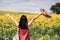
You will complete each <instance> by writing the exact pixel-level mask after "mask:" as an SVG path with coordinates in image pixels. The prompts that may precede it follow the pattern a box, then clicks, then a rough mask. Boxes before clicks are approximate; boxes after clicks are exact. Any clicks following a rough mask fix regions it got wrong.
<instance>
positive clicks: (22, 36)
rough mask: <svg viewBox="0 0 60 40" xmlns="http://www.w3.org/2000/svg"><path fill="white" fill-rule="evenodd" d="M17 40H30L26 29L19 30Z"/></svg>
mask: <svg viewBox="0 0 60 40" xmlns="http://www.w3.org/2000/svg"><path fill="white" fill-rule="evenodd" d="M18 35H19V40H30V36H29V30H28V27H27V28H26V29H21V28H20V29H19V31H18Z"/></svg>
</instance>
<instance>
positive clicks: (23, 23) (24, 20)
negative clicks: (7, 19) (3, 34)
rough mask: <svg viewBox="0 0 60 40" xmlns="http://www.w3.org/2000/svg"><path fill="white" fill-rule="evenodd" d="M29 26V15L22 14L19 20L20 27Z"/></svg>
mask: <svg viewBox="0 0 60 40" xmlns="http://www.w3.org/2000/svg"><path fill="white" fill-rule="evenodd" d="M27 26H28V20H27V17H26V16H25V15H22V16H21V18H20V21H19V25H18V27H19V28H21V29H26V28H27Z"/></svg>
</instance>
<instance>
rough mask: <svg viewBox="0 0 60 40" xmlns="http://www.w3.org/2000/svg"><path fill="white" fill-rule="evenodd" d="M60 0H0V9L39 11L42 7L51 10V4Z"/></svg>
mask: <svg viewBox="0 0 60 40" xmlns="http://www.w3.org/2000/svg"><path fill="white" fill-rule="evenodd" d="M58 2H60V0H0V9H2V10H16V11H24V12H39V10H40V8H44V9H45V10H46V11H48V12H51V11H50V7H51V5H55V3H58Z"/></svg>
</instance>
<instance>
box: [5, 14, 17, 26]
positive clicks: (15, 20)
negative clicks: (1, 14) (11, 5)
mask: <svg viewBox="0 0 60 40" xmlns="http://www.w3.org/2000/svg"><path fill="white" fill-rule="evenodd" d="M6 16H8V17H9V18H10V19H12V20H13V21H14V22H15V24H16V26H18V22H17V21H16V20H15V19H14V18H12V17H11V16H10V15H9V14H6Z"/></svg>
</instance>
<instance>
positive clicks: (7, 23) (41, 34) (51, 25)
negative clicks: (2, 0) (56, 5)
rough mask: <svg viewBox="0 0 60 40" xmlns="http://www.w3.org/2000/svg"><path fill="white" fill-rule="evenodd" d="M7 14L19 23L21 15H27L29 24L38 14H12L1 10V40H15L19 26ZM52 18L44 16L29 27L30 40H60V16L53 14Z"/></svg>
mask: <svg viewBox="0 0 60 40" xmlns="http://www.w3.org/2000/svg"><path fill="white" fill-rule="evenodd" d="M7 12H9V13H10V15H11V16H12V17H13V18H14V19H16V21H17V22H19V20H20V17H21V15H26V16H27V19H28V22H29V21H30V20H31V19H32V18H33V17H34V16H36V15H37V14H33V13H24V12H10V11H1V10H0V40H13V36H14V35H15V34H16V31H17V28H18V27H17V26H16V25H15V23H14V21H12V20H11V19H10V18H9V17H7V16H6V15H5V14H7ZM51 16H52V17H51V18H47V17H45V16H43V15H41V16H40V17H38V18H37V19H36V20H35V21H34V22H33V23H32V25H31V26H30V27H29V32H30V40H60V14H59V15H58V14H51Z"/></svg>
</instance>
